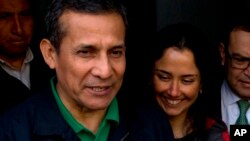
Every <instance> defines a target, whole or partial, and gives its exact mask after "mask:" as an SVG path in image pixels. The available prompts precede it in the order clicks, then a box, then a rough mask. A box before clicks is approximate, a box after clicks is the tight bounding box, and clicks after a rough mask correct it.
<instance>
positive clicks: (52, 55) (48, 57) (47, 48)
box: [40, 39, 57, 69]
mask: <svg viewBox="0 0 250 141" xmlns="http://www.w3.org/2000/svg"><path fill="white" fill-rule="evenodd" d="M40 50H41V53H42V55H43V59H44V61H45V62H46V63H47V65H48V66H49V67H50V68H51V69H55V65H56V57H57V53H56V50H55V48H54V46H53V45H52V44H51V42H50V41H49V40H47V39H42V41H41V42H40Z"/></svg>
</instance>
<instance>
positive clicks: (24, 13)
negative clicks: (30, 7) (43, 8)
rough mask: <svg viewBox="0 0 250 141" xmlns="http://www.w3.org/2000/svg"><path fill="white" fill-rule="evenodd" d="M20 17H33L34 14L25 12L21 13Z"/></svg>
mask: <svg viewBox="0 0 250 141" xmlns="http://www.w3.org/2000/svg"><path fill="white" fill-rule="evenodd" d="M20 15H22V16H32V13H31V11H23V12H21V13H20Z"/></svg>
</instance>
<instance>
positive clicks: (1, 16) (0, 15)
mask: <svg viewBox="0 0 250 141" xmlns="http://www.w3.org/2000/svg"><path fill="white" fill-rule="evenodd" d="M10 16H11V14H8V13H2V14H0V20H3V19H7V18H8V17H10Z"/></svg>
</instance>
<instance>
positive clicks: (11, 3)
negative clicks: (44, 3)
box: [0, 0, 30, 12]
mask: <svg viewBox="0 0 250 141" xmlns="http://www.w3.org/2000/svg"><path fill="white" fill-rule="evenodd" d="M29 9H30V5H29V2H28V0H0V12H20V11H26V10H29Z"/></svg>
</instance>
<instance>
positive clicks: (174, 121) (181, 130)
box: [169, 115, 192, 139]
mask: <svg viewBox="0 0 250 141" xmlns="http://www.w3.org/2000/svg"><path fill="white" fill-rule="evenodd" d="M169 122H170V124H171V127H172V130H173V133H174V138H175V139H177V138H183V137H185V136H186V135H187V134H189V133H191V132H192V127H191V120H190V119H188V117H187V115H185V116H183V115H182V116H178V117H169Z"/></svg>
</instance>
